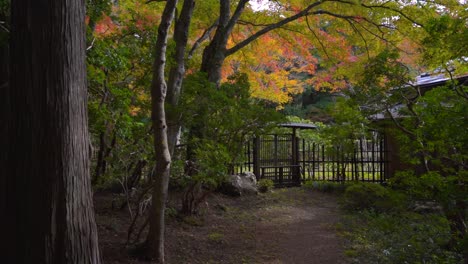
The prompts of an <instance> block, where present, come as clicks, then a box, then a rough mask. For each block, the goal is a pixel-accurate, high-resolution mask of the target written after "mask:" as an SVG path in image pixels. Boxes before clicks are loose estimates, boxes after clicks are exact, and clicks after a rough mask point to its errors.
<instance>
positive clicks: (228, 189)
mask: <svg viewBox="0 0 468 264" xmlns="http://www.w3.org/2000/svg"><path fill="white" fill-rule="evenodd" d="M220 191H221V193H223V194H226V195H229V196H244V195H256V194H258V190H257V178H256V177H255V175H254V174H253V173H252V172H244V173H241V174H239V175H230V176H229V177H228V180H227V181H226V182H225V183H224V184H222V186H221V188H220Z"/></svg>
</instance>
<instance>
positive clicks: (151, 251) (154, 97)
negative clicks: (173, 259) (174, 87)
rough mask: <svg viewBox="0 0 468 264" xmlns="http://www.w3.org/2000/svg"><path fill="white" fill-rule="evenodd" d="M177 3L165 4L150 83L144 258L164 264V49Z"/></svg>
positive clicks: (172, 0)
mask: <svg viewBox="0 0 468 264" xmlns="http://www.w3.org/2000/svg"><path fill="white" fill-rule="evenodd" d="M176 5H177V0H167V2H166V6H165V8H164V11H163V14H162V17H161V22H160V25H159V28H158V38H157V40H156V44H155V58H154V64H153V80H152V83H151V102H152V121H153V128H154V149H155V155H156V170H155V179H154V185H153V193H152V200H151V212H150V223H149V225H150V228H149V233H148V236H147V239H146V245H145V246H146V256H147V257H148V258H150V259H153V260H156V261H158V263H161V264H162V263H164V228H165V221H164V220H165V219H164V211H165V207H166V199H167V192H168V184H169V172H170V167H171V154H170V151H169V144H168V140H167V124H166V113H165V109H164V103H165V99H166V92H167V84H166V81H165V79H164V73H165V71H164V69H165V65H166V48H167V38H168V33H169V28H170V26H171V24H172V21H173V20H174V13H175V9H176Z"/></svg>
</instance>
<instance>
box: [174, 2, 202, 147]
mask: <svg viewBox="0 0 468 264" xmlns="http://www.w3.org/2000/svg"><path fill="white" fill-rule="evenodd" d="M194 7H195V0H185V1H184V5H183V7H182V11H181V13H180V16H179V18H178V19H177V21H176V24H175V29H174V41H175V43H176V48H175V56H174V59H175V64H174V65H173V66H172V68H171V69H170V72H169V82H168V89H167V105H169V106H170V109H172V111H168V112H167V124H168V131H167V137H168V140H169V148H170V153H171V156H172V155H173V154H174V150H175V146H176V144H177V139H178V138H179V134H180V128H181V126H180V117H179V115H178V113H177V112H176V111H174V110H175V109H176V108H177V106H178V105H179V98H180V94H181V89H182V81H183V79H184V75H185V51H186V47H187V41H188V35H189V28H190V21H191V19H192V14H193V8H194Z"/></svg>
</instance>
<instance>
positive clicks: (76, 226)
mask: <svg viewBox="0 0 468 264" xmlns="http://www.w3.org/2000/svg"><path fill="white" fill-rule="evenodd" d="M11 10H12V17H11V18H12V19H11V22H12V30H11V42H10V48H11V53H10V54H11V60H10V63H11V64H10V65H11V67H10V69H11V75H10V86H9V88H8V89H7V96H8V98H9V101H10V103H9V104H8V105H7V110H6V117H7V122H6V137H7V139H8V143H7V145H6V146H5V148H4V149H2V152H5V153H6V155H5V156H4V157H5V158H2V160H1V162H2V164H0V166H1V167H5V168H6V169H5V170H6V171H5V175H7V180H6V184H7V188H6V199H7V200H6V212H2V217H6V218H7V223H8V225H7V226H3V227H4V228H5V229H6V230H4V231H5V232H2V234H5V233H6V236H5V235H4V236H3V237H4V239H7V241H8V242H9V245H10V246H9V248H7V254H6V257H3V256H2V260H1V261H2V263H57V264H61V263H77V264H78V263H93V264H94V263H100V262H101V259H100V254H99V250H98V239H97V228H96V224H95V222H94V211H93V203H92V192H91V184H90V174H89V155H88V154H89V144H90V142H89V136H88V129H87V125H88V124H87V123H88V119H87V108H86V107H87V104H86V99H87V92H86V66H85V24H84V19H85V3H84V1H83V0H76V1H70V0H29V1H27V0H17V1H12V8H11ZM2 125H3V124H2ZM2 147H3V146H2ZM2 175H3V173H2Z"/></svg>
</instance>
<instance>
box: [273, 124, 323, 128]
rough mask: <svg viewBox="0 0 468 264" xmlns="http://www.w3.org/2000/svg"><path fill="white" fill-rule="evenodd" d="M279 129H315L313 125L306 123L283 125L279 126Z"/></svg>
mask: <svg viewBox="0 0 468 264" xmlns="http://www.w3.org/2000/svg"><path fill="white" fill-rule="evenodd" d="M279 126H280V127H289V128H299V129H317V126H316V125H314V124H307V123H283V124H279Z"/></svg>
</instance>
